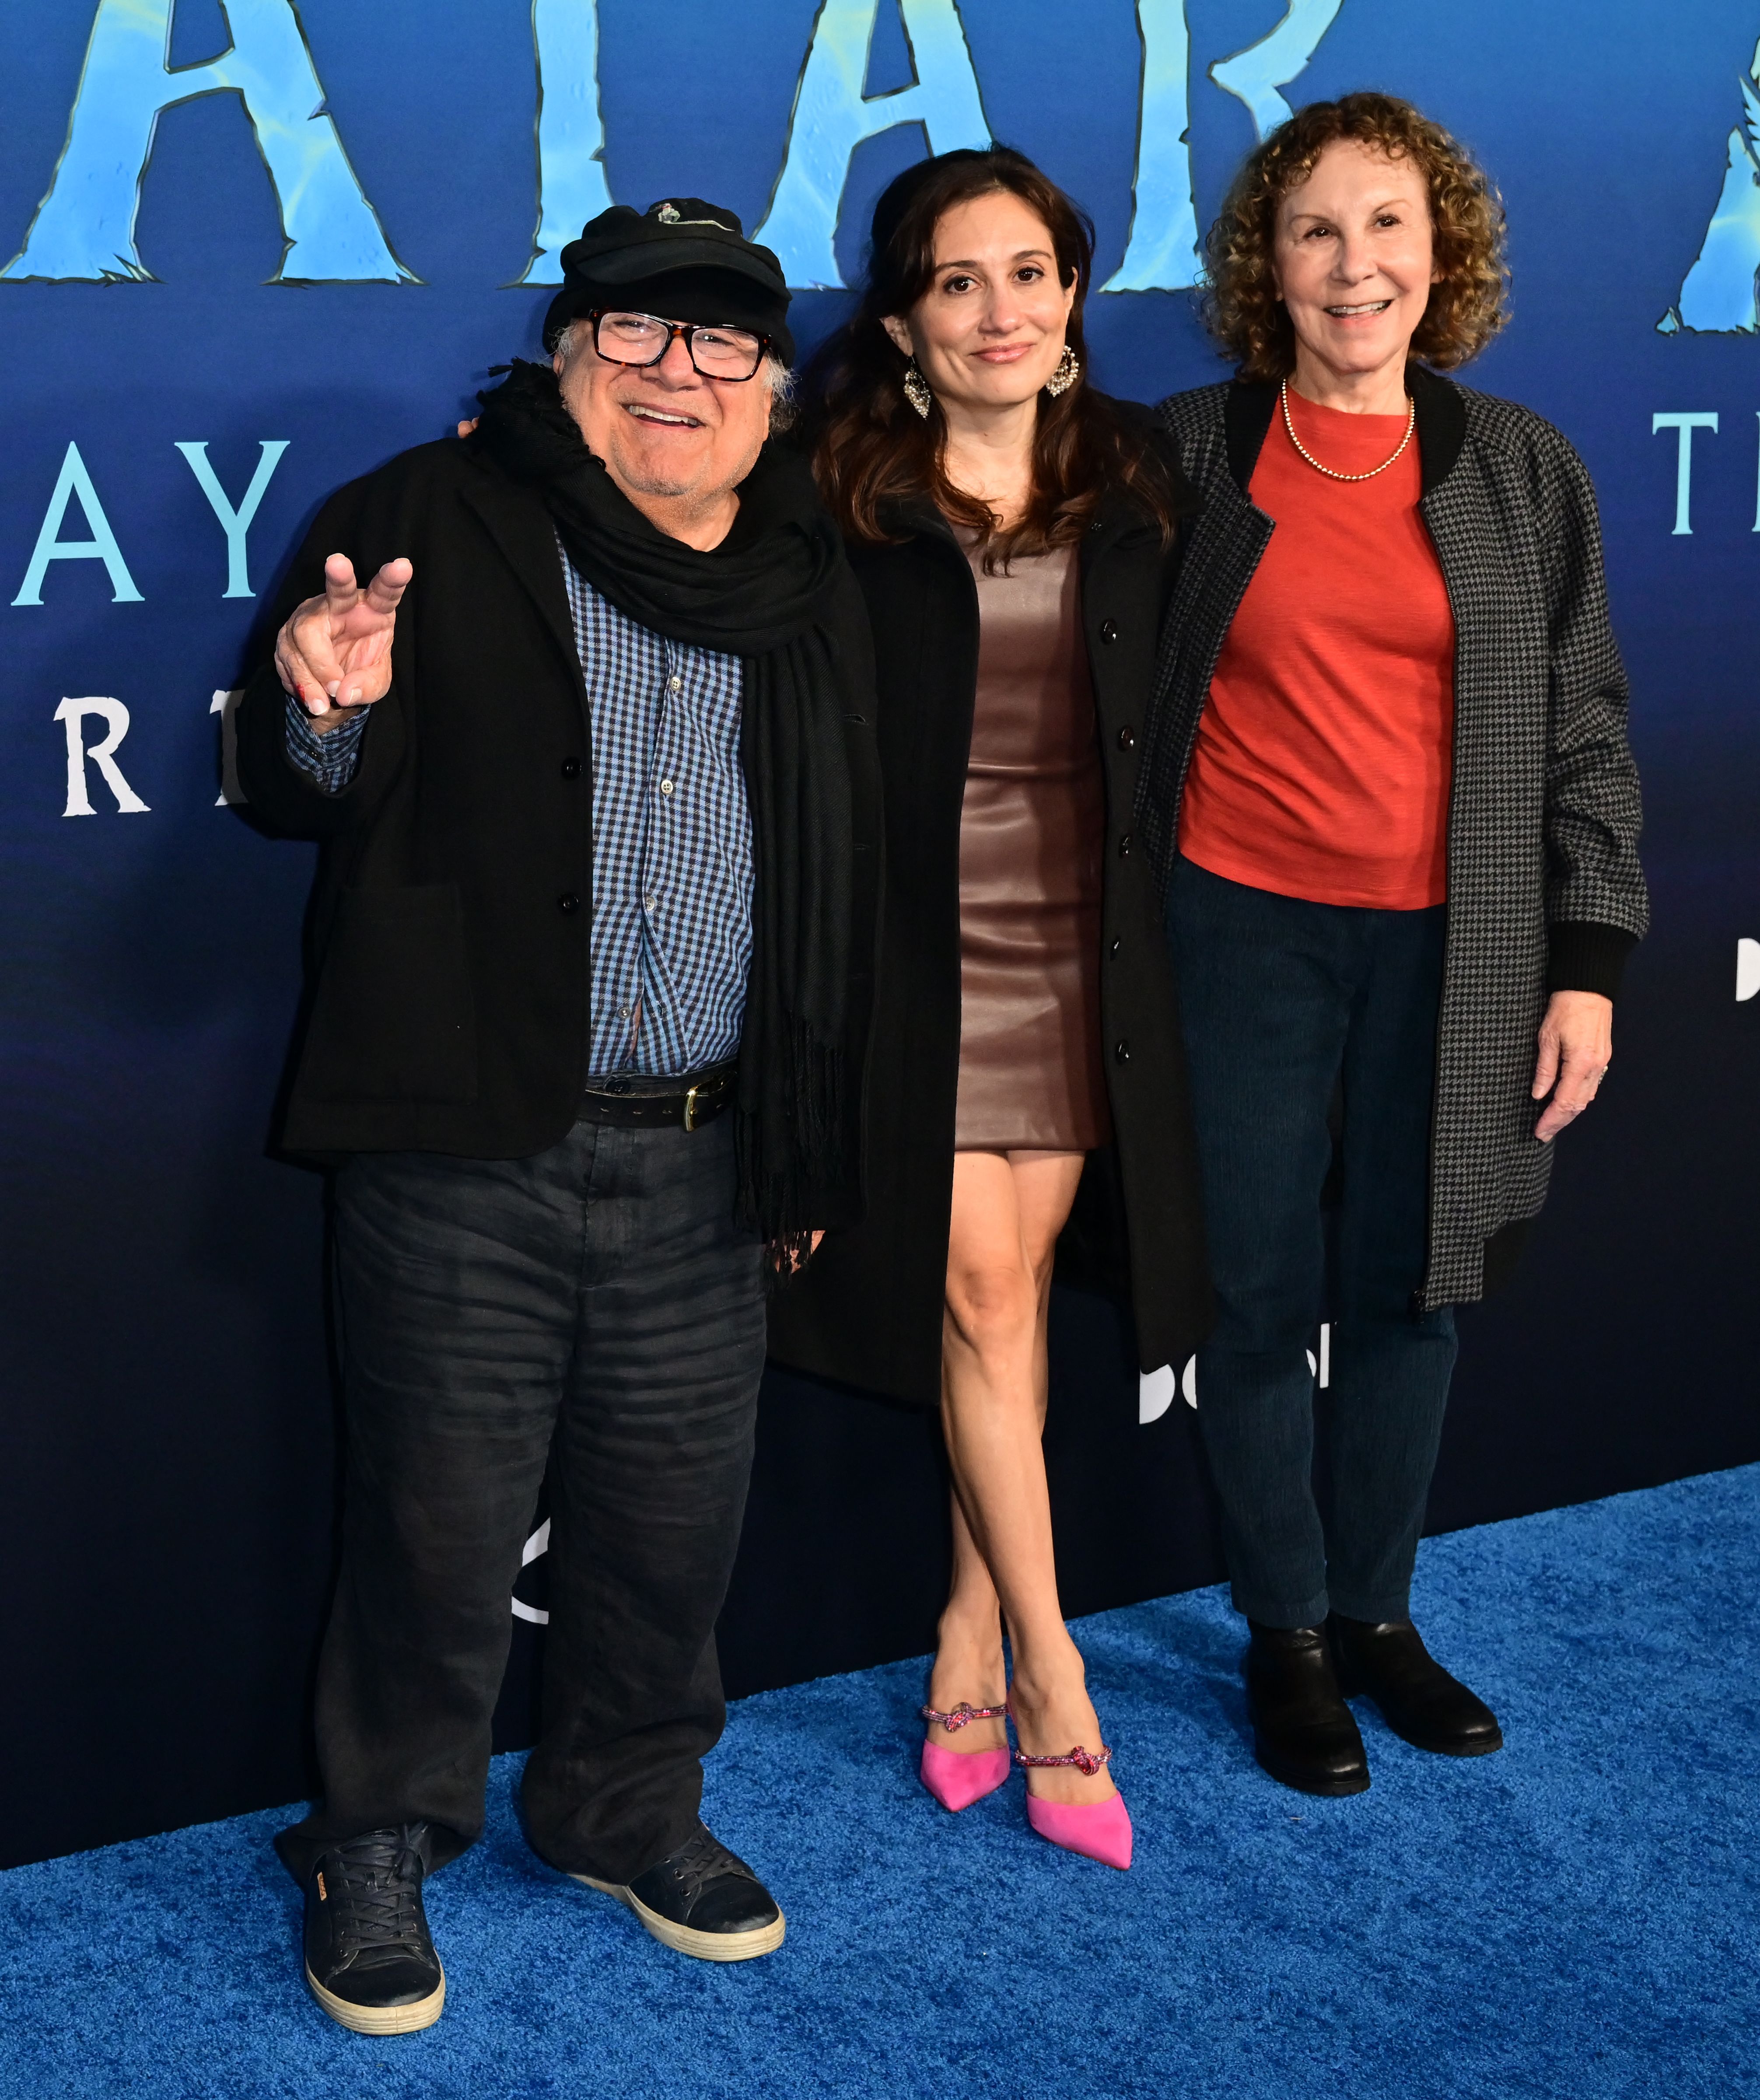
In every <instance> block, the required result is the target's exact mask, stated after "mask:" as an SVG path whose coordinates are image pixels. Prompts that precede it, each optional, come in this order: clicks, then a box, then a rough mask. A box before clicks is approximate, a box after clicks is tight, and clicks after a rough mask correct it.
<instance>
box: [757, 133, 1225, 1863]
mask: <svg viewBox="0 0 1760 2100" xmlns="http://www.w3.org/2000/svg"><path fill="white" fill-rule="evenodd" d="M1091 252H1092V250H1091V235H1090V231H1089V228H1088V227H1087V223H1086V222H1085V220H1084V219H1083V216H1082V214H1080V213H1079V212H1078V210H1077V209H1076V207H1075V206H1074V205H1072V204H1071V203H1070V200H1069V199H1068V198H1067V197H1065V196H1063V194H1062V193H1061V191H1059V190H1058V189H1057V188H1056V186H1055V185H1054V184H1052V183H1051V182H1049V181H1048V179H1046V177H1045V176H1044V175H1043V174H1041V173H1040V172H1039V170H1038V169H1036V168H1035V167H1034V165H1032V163H1031V162H1030V161H1027V160H1026V159H1025V158H1024V157H1022V156H1021V155H1020V154H1018V153H1015V152H1011V151H1009V150H1008V149H1007V148H991V149H990V151H988V152H981V153H980V152H956V153H949V154H944V155H942V156H940V157H938V158H936V159H934V160H930V161H924V162H922V163H920V164H919V165H917V166H916V167H915V168H913V169H911V170H908V171H907V172H906V174H903V175H902V176H901V177H900V178H899V179H898V181H897V182H895V183H893V185H892V187H891V188H889V190H888V191H887V192H886V193H885V195H884V196H883V197H882V198H881V200H880V205H879V206H878V208H877V209H876V213H875V218H874V230H873V241H872V246H871V263H870V267H869V275H868V281H867V285H866V286H865V288H864V291H863V295H862V301H861V304H860V306H859V307H858V311H857V312H856V314H855V315H854V319H853V320H851V321H850V323H849V325H848V326H847V327H846V328H845V329H843V330H841V331H840V333H839V334H838V335H837V336H836V337H834V338H833V339H832V341H831V342H830V343H829V344H828V345H827V346H826V348H825V350H824V351H823V352H822V353H821V355H820V358H819V360H818V362H817V364H816V366H815V371H814V377H813V381H812V382H811V384H810V395H811V405H810V408H809V435H810V436H811V437H812V439H813V443H814V463H815V466H816V469H817V471H818V476H819V480H820V485H821V487H822V489H823V492H824V493H825V496H826V497H827V501H828V502H829V503H830V505H831V508H832V510H833V512H834V514H836V515H837V516H838V517H839V518H840V522H841V523H842V525H843V527H844V530H845V536H846V538H847V540H848V541H849V549H850V556H851V560H852V562H853V564H854V568H855V571H856V574H857V576H858V580H860V582H861V584H862V589H863V590H864V593H865V594H866V596H867V602H868V607H869V612H870V615H871V619H872V622H873V626H874V632H875V643H876V664H877V670H878V674H879V677H878V686H879V694H880V719H879V721H878V723H877V725H876V728H877V732H878V738H879V743H880V757H881V765H882V769H883V773H884V782H885V794H886V805H887V817H886V852H887V865H886V870H885V885H886V906H885V912H884V926H883V933H882V949H881V955H880V973H879V978H878V982H877V986H876V1002H875V1013H874V1030H873V1037H872V1042H873V1048H872V1052H871V1068H870V1072H869V1096H868V1100H869V1108H868V1123H867V1174H866V1186H867V1216H866V1219H865V1220H864V1222H863V1223H862V1224H861V1225H859V1226H858V1227H856V1228H854V1229H851V1230H849V1231H847V1232H843V1233H832V1234H831V1235H830V1236H828V1237H827V1240H826V1242H825V1243H824V1245H823V1247H822V1248H821V1249H820V1251H819V1252H818V1255H817V1256H816V1257H815V1259H814V1260H813V1262H812V1263H811V1264H809V1267H808V1268H807V1270H806V1272H805V1274H804V1275H803V1276H802V1277H800V1278H798V1279H797V1280H796V1282H793V1283H792V1284H790V1285H789V1286H787V1288H786V1289H785V1290H783V1293H782V1294H781V1295H780V1297H779V1299H778V1301H777V1304H776V1308H775V1310H774V1316H773V1319H772V1328H771V1335H772V1340H771V1346H772V1352H773V1353H774V1354H775V1355H777V1356H778V1357H781V1358H782V1359H783V1361H787V1362H789V1363H792V1364H796V1365H800V1366H801V1367H802V1368H805V1369H807V1370H814V1371H817V1372H818V1373H820V1374H822V1375H827V1376H831V1377H835V1378H838V1379H845V1380H848V1381H849V1382H851V1383H855V1384H858V1385H861V1386H864V1387H868V1388H870V1389H871V1390H877V1391H879V1392H883V1393H886V1394H888V1395H890V1396H893V1397H896V1398H899V1399H902V1400H906V1401H915V1402H916V1403H918V1404H920V1405H939V1407H940V1409H941V1412H942V1423H943V1427H944V1430H945V1433H946V1445H947V1454H948V1458H949V1461H950V1464H951V1471H952V1476H953V1489H954V1493H953V1498H952V1524H953V1560H954V1572H953V1582H952V1587H951V1592H950V1595H949V1597H948V1600H947V1604H946V1609H945V1611H944V1612H943V1613H942V1619H941V1623H940V1629H939V1646H938V1651H937V1656H936V1659H935V1665H934V1671H933V1676H932V1678H931V1680H930V1685H929V1703H928V1705H927V1706H926V1707H925V1708H924V1718H925V1719H926V1720H927V1721H928V1723H929V1733H928V1736H927V1739H926V1740H925V1743H924V1751H923V1766H922V1770H923V1777H924V1784H925V1785H927V1786H928V1787H929V1790H930V1792H931V1793H933V1794H934V1795H935V1796H936V1798H937V1799H938V1800H940V1801H941V1802H943V1804H944V1805H945V1806H946V1807H949V1808H959V1807H964V1806H965V1805H967V1803H968V1802H971V1801H974V1800H976V1799H977V1798H980V1797H981V1795H983V1794H984V1793H988V1792H990V1791H991V1790H992V1789H994V1788H995V1787H996V1786H999V1785H1001V1784H1002V1783H1003V1781H1004V1780H1005V1779H1006V1778H1007V1776H1008V1770H1009V1752H1008V1734H1007V1727H1006V1721H1007V1717H1008V1715H1010V1714H1012V1718H1013V1722H1014V1725H1015V1728H1016V1731H1017V1738H1018V1743H1019V1749H1018V1750H1017V1752H1016V1754H1015V1756H1016V1761H1017V1762H1020V1763H1022V1764H1025V1765H1027V1766H1028V1767H1030V1771H1029V1776H1028V1782H1027V1787H1028V1802H1027V1808H1028V1815H1029V1819H1030V1821H1031V1822H1032V1824H1033V1825H1034V1828H1035V1829H1038V1830H1039V1831H1040V1833H1042V1834H1043V1835H1044V1836H1046V1837H1048V1838H1051V1839H1052V1842H1056V1843H1059V1844H1062V1845H1065V1846H1069V1847H1070V1849H1072V1850H1074V1851H1082V1852H1085V1853H1087V1854H1089V1855H1091V1856H1092V1857H1095V1858H1098V1859H1103V1860H1108V1861H1109V1862H1110V1863H1111V1864H1114V1865H1117V1866H1121V1867H1122V1866H1125V1865H1127V1864H1128V1863H1129V1860H1130V1820H1129V1818H1128V1816H1127V1814H1126V1812H1125V1810H1124V1806H1123V1802H1122V1800H1121V1799H1120V1798H1119V1797H1118V1793H1117V1791H1116V1789H1114V1785H1113V1783H1112V1780H1111V1777H1110V1776H1109V1772H1108V1771H1107V1769H1106V1764H1107V1759H1108V1757H1109V1752H1108V1750H1107V1749H1106V1746H1105V1745H1104V1743H1103V1742H1102V1740H1101V1731H1100V1725H1099V1723H1098V1721H1097V1720H1096V1716H1095V1712H1094V1709H1093V1706H1092V1704H1091V1703H1090V1701H1089V1698H1088V1695H1087V1687H1086V1683H1085V1679H1084V1673H1083V1664H1082V1658H1081V1656H1080V1654H1079V1652H1078V1650H1077V1648H1076V1647H1075V1643H1074V1641H1072V1640H1071V1639H1070V1635H1069V1632H1068V1630H1067V1629H1066V1627H1065V1624H1064V1621H1063V1617H1062V1612H1061V1607H1060V1604H1059V1601H1058V1595H1057V1580H1056V1565H1055V1562H1054V1559H1053V1555H1052V1527H1051V1511H1050V1503H1049V1498H1048V1492H1047V1488H1046V1480H1045V1466H1044V1459H1043V1451H1042V1449H1041V1442H1040V1438H1041V1432H1042V1429H1043V1422H1044V1415H1045V1405H1046V1385H1047V1370H1046V1346H1045V1344H1046V1318H1047V1311H1048V1300H1049V1293H1050V1284H1051V1273H1052V1260H1053V1255H1054V1251H1055V1250H1056V1245H1057V1242H1058V1238H1059V1235H1060V1233H1062V1232H1063V1230H1064V1229H1065V1224H1066V1221H1068V1220H1069V1219H1070V1215H1071V1210H1072V1206H1074V1205H1076V1203H1077V1198H1078V1186H1079V1187H1081V1189H1082V1198H1081V1203H1080V1206H1079V1208H1080V1211H1081V1214H1082V1215H1083V1220H1084V1224H1085V1226H1086V1237H1087V1241H1088V1243H1089V1246H1090V1250H1091V1251H1092V1246H1093V1243H1094V1242H1095V1241H1096V1239H1099V1240H1102V1241H1103V1240H1105V1237H1107V1231H1108V1228H1109V1226H1110V1224H1112V1222H1113V1220H1114V1214H1117V1213H1122V1220H1121V1221H1122V1222H1124V1223H1127V1226H1128V1241H1129V1252H1128V1255H1127V1256H1123V1257H1122V1258H1121V1260H1120V1262H1119V1266H1120V1267H1121V1268H1127V1269H1128V1272H1129V1280H1130V1284H1131V1290H1132V1295H1133V1298H1134V1302H1135V1307H1136V1327H1137V1337H1138V1348H1139V1352H1140V1356H1141V1361H1142V1363H1143V1365H1144V1367H1145V1369H1150V1370H1153V1369H1154V1368H1156V1367H1157V1366H1158V1365H1161V1364H1162V1363H1165V1362H1167V1361H1175V1362H1178V1361H1183V1352H1184V1351H1185V1350H1187V1349H1189V1348H1190V1347H1192V1346H1193V1345H1194V1343H1195V1342H1196V1340H1197V1339H1198V1336H1199V1334H1200V1333H1201V1331H1202V1327H1203V1326H1204V1324H1205V1317H1206V1311H1207V1289H1206V1285H1205V1283H1204V1281H1203V1275H1202V1256H1201V1252H1200V1235H1199V1231H1198V1212H1197V1202H1196V1195H1195V1189H1196V1174H1195V1168H1194V1164H1193V1152H1192V1140H1191V1136H1190V1132H1189V1123H1188V1120H1187V1117H1186V1114H1185V1110H1184V1079H1183V1071H1182V1069H1181V1066H1180V1049H1179V1030H1178V1021H1177V1014H1176V1008H1175V1005H1174V999H1173V990H1172V985H1171V978H1170V975H1169V970H1168V966H1167V956H1166V950H1165V946H1164V944H1163V943H1162V940H1161V939H1160V937H1159V933H1158V912H1157V907H1156V901H1155V898H1154V895H1153V889H1152V887H1151V885H1150V884H1149V880H1148V874H1147V870H1146V868H1145V866H1144V863H1143V860H1142V856H1141V855H1140V854H1135V853H1133V850H1132V841H1131V802H1132V797H1133V794H1134V790H1135V765H1136V759H1135V749H1136V726H1137V725H1138V724H1140V721H1141V720H1142V718H1143V713H1144V710H1145V706H1146V704H1147V700H1148V678H1149V667H1150V665H1151V664H1152V662H1153V653H1154V647H1155V641H1156V637H1157V633H1158V629H1159V626H1160V617H1161V609H1162V604H1163V602H1164V601H1165V598H1166V597H1167V591H1168V588H1169V584H1170V581H1171V568H1172V558H1173V549H1174V546H1175V540H1176V525H1177V519H1178V514H1179V513H1180V510H1182V509H1183V508H1184V507H1186V505H1187V504H1188V502H1189V496H1188V493H1187V492H1186V490H1185V487H1184V483H1182V481H1181V480H1180V475H1179V472H1178V469H1177V467H1176V465H1174V464H1173V462H1172V458H1171V453H1170V452H1167V449H1166V448H1165V447H1164V445H1163V443H1162V441H1161V440H1160V439H1158V436H1157V435H1156V434H1155V432H1154V430H1153V426H1152V425H1151V424H1150V423H1149V418H1148V417H1147V414H1146V412H1142V411H1138V410H1136V409H1135V408H1131V407H1130V406H1128V405H1127V404H1122V403H1117V402H1112V401H1109V400H1108V399H1106V398H1105V396H1103V395H1099V394H1097V393H1096V392H1095V391H1094V390H1093V389H1092V387H1091V386H1089V385H1088V384H1087V380H1086V377H1085V375H1084V372H1083V365H1084V363H1085V351H1084V348H1083V339H1082V332H1081V311H1082V298H1083V293H1084V292H1085V290H1086V289H1087V276H1088V266H1089V259H1090V255H1091ZM1084 1170H1087V1185H1084ZM1121 1198H1122V1201H1121V1200H1120V1199H1121ZM1115 1237H1123V1236H1122V1235H1118V1236H1115ZM1004 1620H1005V1621H1006V1623H1007V1628H1008V1638H1009V1643H1010V1645H1011V1648H1012V1660H1013V1676H1012V1685H1005V1674H1004V1650H1003V1624H1004Z"/></svg>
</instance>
